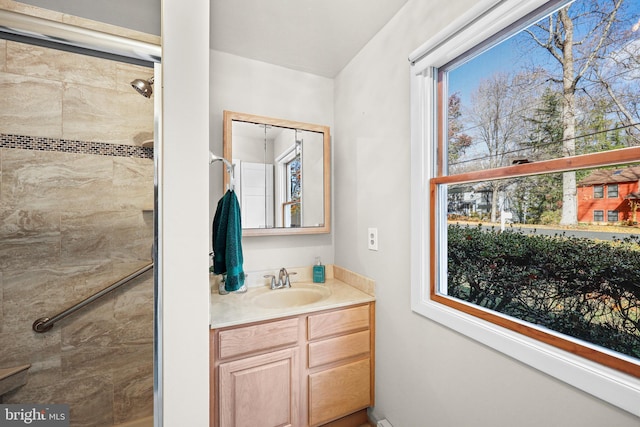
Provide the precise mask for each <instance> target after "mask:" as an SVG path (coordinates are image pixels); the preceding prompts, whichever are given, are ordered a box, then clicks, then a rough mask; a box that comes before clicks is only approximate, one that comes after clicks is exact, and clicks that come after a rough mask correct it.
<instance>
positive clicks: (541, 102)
mask: <svg viewBox="0 0 640 427" xmlns="http://www.w3.org/2000/svg"><path fill="white" fill-rule="evenodd" d="M591 4H592V3H591V2H589V1H586V0H576V1H575V2H566V1H553V2H544V1H539V0H533V1H530V2H519V1H517V0H503V1H499V2H498V3H497V4H496V2H495V1H493V2H492V1H489V0H487V1H481V2H479V4H478V5H477V6H475V7H474V8H472V9H471V10H470V11H469V13H468V14H466V15H464V16H463V17H461V18H460V21H459V22H458V25H459V27H458V28H453V27H455V26H453V27H452V28H451V29H450V31H451V33H447V34H440V35H438V36H437V37H435V38H434V39H433V40H432V41H430V42H427V43H426V44H425V45H424V46H423V47H422V48H420V49H419V51H417V52H416V53H414V54H413V55H412V56H411V58H410V59H411V60H412V66H413V68H412V73H413V76H414V77H413V82H412V91H413V93H412V100H413V104H412V107H413V115H412V201H413V204H412V235H414V236H416V239H415V241H414V242H413V243H412V265H413V268H412V308H413V309H414V310H415V311H416V312H418V313H421V314H423V315H425V316H427V317H430V318H432V319H434V320H436V321H439V322H441V323H443V324H445V325H447V326H449V327H451V328H453V329H455V330H458V331H460V332H462V333H465V334H467V335H469V336H471V337H473V338H475V339H477V340H479V341H481V342H483V343H485V344H487V345H490V346H492V347H494V348H496V349H498V350H500V351H503V352H505V353H507V354H510V355H512V356H513V357H516V358H518V359H520V360H523V361H524V362H525V363H529V364H531V365H532V366H535V367H536V368H538V369H541V370H543V371H545V372H547V373H549V374H551V375H554V376H556V377H558V378H561V379H563V380H564V381H567V382H569V383H571V384H574V385H576V386H578V387H580V388H581V389H583V390H585V391H588V392H590V393H592V394H594V395H596V396H598V397H600V398H603V399H605V400H607V401H609V402H611V403H613V404H616V405H618V406H620V407H623V408H625V409H627V410H630V411H632V412H633V413H636V414H637V415H640V409H638V408H637V407H636V406H637V405H632V404H630V403H629V402H628V401H626V398H625V397H624V396H625V395H626V393H628V392H629V389H625V387H621V386H620V387H619V386H617V385H616V384H617V380H616V378H618V375H631V377H633V378H634V380H632V383H633V385H632V387H631V388H632V389H633V393H635V394H634V396H636V397H637V398H640V330H638V325H637V322H636V323H634V322H635V320H633V319H637V317H638V315H640V313H639V312H638V310H639V309H638V307H640V293H637V292H635V291H633V290H632V288H633V287H627V286H626V285H623V283H626V281H628V280H630V281H631V282H633V283H635V282H634V280H635V279H634V278H633V273H632V272H633V271H637V269H640V265H636V264H637V263H638V261H637V260H635V261H634V255H633V254H634V253H637V251H638V250H640V245H638V243H637V242H634V241H629V242H624V243H610V242H601V241H599V240H598V239H591V238H574V237H570V236H565V235H564V234H563V230H564V229H565V226H567V225H573V224H577V222H578V216H579V213H580V212H582V211H585V212H588V211H589V210H592V211H593V210H594V209H593V208H594V206H593V204H594V203H595V202H594V201H593V199H591V201H590V202H589V199H590V197H588V196H587V194H584V193H580V191H584V190H582V189H586V188H588V186H585V185H587V184H585V185H582V184H580V185H578V183H583V182H589V180H593V179H595V178H594V177H597V176H598V175H601V174H602V173H604V172H603V171H607V170H610V169H611V167H613V166H620V165H629V164H633V163H634V162H637V161H638V160H639V159H640V147H638V143H637V142H635V140H636V138H637V136H636V135H635V134H634V132H635V130H633V131H630V132H626V131H625V129H626V127H625V125H620V123H621V122H620V120H619V119H617V118H616V117H614V115H612V114H611V113H610V112H608V111H609V110H599V108H601V104H599V102H600V101H603V99H597V100H596V99H594V98H590V97H589V96H587V95H586V93H585V91H583V90H581V89H580V88H581V87H582V86H581V84H583V82H584V81H585V80H581V79H582V77H583V76H582V75H581V76H574V77H573V78H575V81H573V83H575V85H573V84H572V85H571V87H570V88H567V87H565V88H563V87H562V86H561V85H560V86H558V83H557V82H562V75H560V77H558V76H557V75H556V73H558V72H559V70H562V68H563V67H564V66H567V67H568V68H570V67H569V66H570V65H571V64H568V63H566V62H563V61H571V58H568V57H564V56H563V55H564V53H566V49H565V51H560V52H558V44H559V43H560V44H562V43H571V37H568V36H567V34H566V33H564V32H563V31H565V30H566V29H567V28H574V29H575V34H574V35H575V38H574V42H575V43H578V42H579V43H580V45H583V46H584V45H590V46H600V44H598V43H595V42H594V41H593V40H592V39H589V40H587V39H584V40H582V41H579V40H578V39H580V37H594V36H595V34H596V33H598V31H603V30H604V29H605V28H608V30H604V31H610V32H609V33H605V34H601V37H602V38H603V40H606V41H607V42H608V41H611V40H617V41H619V40H621V37H623V34H629V32H628V28H629V26H627V27H625V26H620V24H619V22H618V21H616V22H615V23H612V24H611V25H605V23H602V22H599V21H597V19H595V18H596V16H597V17H599V18H601V19H605V18H606V17H607V16H609V17H611V16H613V15H616V13H603V11H602V10H600V11H598V13H597V14H596V13H593V11H592V10H591V9H589V7H590V5H591ZM623 4H624V6H625V7H626V9H620V10H617V11H616V12H617V13H619V14H617V15H616V16H617V18H619V19H620V21H626V22H628V23H630V25H633V24H635V22H636V21H637V16H638V14H640V4H637V2H631V1H623ZM590 12H591V15H588V14H589V13H590ZM636 12H637V13H636ZM585 16H590V19H585V20H583V17H585ZM634 18H635V20H634ZM598 22H599V23H598ZM560 23H564V24H566V25H561V24H560ZM569 24H572V25H573V26H571V25H569ZM589 25H595V26H594V27H589ZM545 31H546V32H547V33H545ZM614 32H615V34H614ZM547 41H548V43H547ZM619 48H620V49H621V47H619ZM614 51H615V49H614V46H612V45H608V47H607V49H605V50H603V51H598V52H596V53H597V54H596V55H595V56H596V57H600V55H602V57H603V58H606V57H607V55H612V54H613V53H612V52H614ZM578 53H581V54H583V53H584V51H582V50H580V51H579V52H578V51H576V52H575V54H576V55H578ZM582 59H585V60H586V57H585V58H582ZM608 59H609V60H608V61H607V67H609V66H612V64H613V63H615V62H616V61H620V62H621V64H622V63H625V61H627V60H628V61H627V62H629V63H627V65H628V66H630V67H631V69H633V70H634V71H633V72H629V74H628V77H629V79H630V80H633V78H632V75H633V73H634V72H636V71H637V68H638V66H637V64H636V63H635V62H634V61H635V59H634V60H633V61H631V59H630V57H627V58H626V59H625V58H624V56H617V57H616V61H613V60H612V59H613V58H611V57H609V58H608ZM573 60H574V61H581V59H577V58H576V57H574V59H573ZM554 61H555V62H554ZM631 62H633V64H631ZM581 63H584V62H581ZM607 67H603V68H598V69H595V68H593V69H591V70H589V71H590V74H589V75H590V79H589V80H588V81H589V83H590V84H594V85H600V86H598V87H601V88H603V89H604V90H603V91H602V92H600V93H601V95H603V96H604V95H605V94H606V95H608V96H609V97H610V98H611V99H609V101H610V102H609V103H607V104H606V105H607V106H608V107H607V108H609V107H613V105H614V104H615V102H614V101H613V100H612V99H613V98H614V97H615V96H616V93H620V94H629V92H630V93H631V94H632V96H631V98H633V99H635V100H637V101H638V102H640V96H639V95H638V94H637V90H636V89H634V88H631V87H629V86H626V83H627V82H626V79H625V78H620V74H619V73H625V71H624V70H623V68H624V67H622V68H620V69H618V70H617V72H616V73H617V74H616V73H613V74H607V75H604V74H606V73H609V72H611V71H613V70H611V69H606V72H605V68H607ZM603 73H604V74H603ZM622 75H625V74H622ZM598 76H599V77H598ZM612 76H617V77H612ZM598 78H600V80H598ZM612 78H613V79H615V80H611V79H612ZM607 79H608V80H607ZM618 79H619V80H618ZM594 82H596V83H594ZM612 82H613V83H615V84H613V83H612ZM607 85H609V87H610V88H612V87H615V89H612V91H611V92H607V90H606V87H607ZM573 89H575V90H573ZM567 90H568V91H569V92H567ZM616 91H619V92H616ZM623 99H627V100H628V99H630V98H626V97H620V98H618V101H619V102H625V101H623ZM634 102H635V101H634ZM604 111H607V112H606V113H604V116H602V115H599V112H604ZM629 111H631V110H629ZM633 111H635V110H633ZM578 112H580V114H578ZM621 114H624V113H623V112H621ZM630 114H631V113H630ZM578 116H580V117H578ZM596 116H597V117H599V119H602V121H601V122H598V123H596V122H595V121H593V120H592V118H595V117H596ZM632 119H633V120H631V122H635V121H636V120H637V121H640V120H638V119H636V118H635V117H633V118H632ZM611 141H615V144H614V143H611ZM596 182H597V181H596ZM600 182H602V181H600ZM594 184H595V183H594V182H591V183H589V184H588V185H592V186H593V185H594ZM595 185H596V186H599V187H600V189H599V193H600V198H601V197H603V186H602V185H600V184H595ZM596 186H594V190H593V191H594V193H593V197H597V196H596V195H597V194H598V190H596ZM467 192H469V193H471V192H473V193H477V194H482V195H483V197H482V203H475V204H473V206H469V209H467V210H468V211H473V212H474V213H477V214H478V215H479V216H480V217H482V218H484V222H483V223H478V222H476V223H475V225H471V226H469V225H464V224H463V223H460V224H459V223H458V220H459V218H458V215H460V214H461V212H462V213H463V211H462V210H459V209H457V208H456V207H455V206H457V204H459V202H460V194H461V193H462V194H463V193H467ZM579 194H580V197H579ZM586 202H589V203H591V204H592V205H587V204H585V203H586ZM448 210H450V211H452V212H456V213H457V215H456V218H455V219H454V218H450V217H449V218H448V217H447V211H448ZM598 211H599V214H597V213H596V212H598ZM593 215H594V221H604V209H599V210H598V209H596V210H595V211H594V214H593ZM607 215H608V216H607V218H609V212H607ZM504 218H510V219H511V222H513V223H514V224H513V225H511V226H509V228H506V224H505V223H506V221H503V219H504ZM598 218H599V219H598ZM469 219H470V218H469ZM465 223H468V221H467V222H465ZM542 224H544V225H545V227H550V228H552V229H553V228H554V227H555V229H556V230H557V231H558V233H556V234H555V235H553V234H552V235H549V233H542V232H538V231H537V229H536V225H542ZM625 245H626V246H625ZM605 260H609V261H610V262H612V263H613V264H615V265H613V264H612V265H610V266H606V267H605V268H604V269H600V270H598V269H597V268H596V267H597V266H601V267H602V263H603V262H608V261H605ZM623 266H626V267H623ZM609 267H612V268H609ZM620 268H622V269H628V270H629V271H627V272H626V273H622V270H620ZM605 271H607V272H609V273H606V272H605ZM612 271H616V274H615V275H612V274H611V273H610V272H612ZM627 273H629V276H628V277H627ZM631 282H629V283H631ZM606 289H608V290H606ZM622 294H624V296H622ZM620 303H621V304H622V305H623V306H624V309H623V310H622V311H624V312H625V313H623V314H621V313H620V312H619V304H620ZM505 328H506V330H507V331H508V332H505ZM618 334H620V335H618ZM541 343H543V344H541ZM549 345H550V346H553V347H555V348H556V349H555V350H550V349H549V347H548V346H549ZM585 358H587V359H591V360H590V361H589V362H585V361H584V359H585ZM593 362H596V363H595V364H593ZM587 365H588V366H589V368H587V367H586V366H587ZM594 366H596V368H595V370H591V369H594V368H593V367H594ZM598 366H602V367H603V368H602V369H601V370H598V369H599V368H597V367H598ZM604 367H606V368H604ZM608 368H613V369H614V371H611V370H610V369H608ZM600 381H601V382H602V383H601V386H602V387H604V386H605V385H606V387H609V388H608V391H607V392H606V393H605V392H603V391H602V388H600V387H599V386H597V385H596V383H598V382H600ZM613 389H615V392H612V390H613Z"/></svg>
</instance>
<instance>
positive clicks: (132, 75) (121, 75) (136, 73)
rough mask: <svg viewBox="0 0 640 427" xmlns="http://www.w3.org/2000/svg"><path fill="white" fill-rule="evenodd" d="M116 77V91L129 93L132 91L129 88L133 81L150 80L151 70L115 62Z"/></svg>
mask: <svg viewBox="0 0 640 427" xmlns="http://www.w3.org/2000/svg"><path fill="white" fill-rule="evenodd" d="M116 75H117V85H116V87H117V89H118V90H119V91H122V92H127V93H129V92H130V91H132V90H134V89H133V88H132V87H131V82H132V81H133V80H134V79H143V80H147V79H149V78H151V77H152V76H153V68H150V67H143V66H140V65H134V64H125V63H123V62H116ZM143 98H144V97H143ZM151 102H152V101H151Z"/></svg>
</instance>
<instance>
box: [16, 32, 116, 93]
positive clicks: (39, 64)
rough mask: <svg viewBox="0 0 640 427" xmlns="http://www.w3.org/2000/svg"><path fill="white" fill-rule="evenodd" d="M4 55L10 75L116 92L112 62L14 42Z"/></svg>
mask: <svg viewBox="0 0 640 427" xmlns="http://www.w3.org/2000/svg"><path fill="white" fill-rule="evenodd" d="M6 52H7V54H6V60H7V72H9V73H13V74H20V75H23V76H28V77H39V78H43V79H47V80H55V81H57V82H66V83H73V84H81V85H85V86H88V87H89V88H92V87H101V88H104V89H116V76H117V73H116V64H117V62H115V61H110V60H107V59H102V58H96V57H93V56H81V55H79V54H77V53H71V52H65V51H62V50H55V49H50V48H46V47H40V46H34V45H29V44H25V43H18V42H14V41H9V42H7V49H6ZM79 58H81V60H79Z"/></svg>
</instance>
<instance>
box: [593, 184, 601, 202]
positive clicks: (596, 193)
mask: <svg viewBox="0 0 640 427" xmlns="http://www.w3.org/2000/svg"><path fill="white" fill-rule="evenodd" d="M603 197H604V186H602V185H594V186H593V198H594V199H602V198H603Z"/></svg>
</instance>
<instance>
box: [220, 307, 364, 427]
mask: <svg viewBox="0 0 640 427" xmlns="http://www.w3.org/2000/svg"><path fill="white" fill-rule="evenodd" d="M373 319H374V303H373V302H371V303H366V304H361V305H356V306H351V307H345V308H340V309H335V310H327V311H321V312H316V313H309V314H303V315H299V316H295V317H290V318H286V319H277V320H270V321H265V322H261V323H255V324H251V325H240V326H234V327H229V328H223V329H219V330H211V373H210V375H211V426H214V427H255V426H261V427H272V426H273V427H275V426H292V427H316V426H341V427H349V426H353V427H355V426H360V425H361V424H363V423H364V422H366V408H367V407H369V406H372V405H373V372H374V352H373V349H374V341H373V340H374V322H373Z"/></svg>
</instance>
